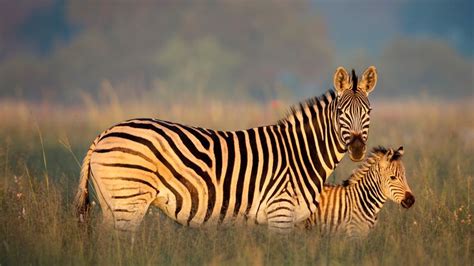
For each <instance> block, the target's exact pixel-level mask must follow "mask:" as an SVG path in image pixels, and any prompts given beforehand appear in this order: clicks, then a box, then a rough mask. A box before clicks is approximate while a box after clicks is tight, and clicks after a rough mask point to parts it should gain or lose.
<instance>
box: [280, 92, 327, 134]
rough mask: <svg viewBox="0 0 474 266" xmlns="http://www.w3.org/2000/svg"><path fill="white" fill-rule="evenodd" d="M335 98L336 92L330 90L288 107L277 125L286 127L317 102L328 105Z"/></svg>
mask: <svg viewBox="0 0 474 266" xmlns="http://www.w3.org/2000/svg"><path fill="white" fill-rule="evenodd" d="M335 98H336V92H335V91H334V90H332V89H330V90H328V91H326V93H324V94H322V95H321V96H319V97H312V98H309V99H307V100H305V101H303V102H300V103H298V104H296V105H293V106H291V107H290V109H289V111H288V112H287V114H286V115H285V117H284V118H282V119H280V120H278V122H277V124H278V125H280V126H284V125H287V124H288V122H291V121H292V120H293V119H294V118H295V117H296V116H297V115H298V114H300V113H302V112H304V111H305V110H307V109H308V108H310V107H313V106H315V105H316V104H318V103H319V102H325V104H328V103H329V102H331V101H333V100H334V99H335Z"/></svg>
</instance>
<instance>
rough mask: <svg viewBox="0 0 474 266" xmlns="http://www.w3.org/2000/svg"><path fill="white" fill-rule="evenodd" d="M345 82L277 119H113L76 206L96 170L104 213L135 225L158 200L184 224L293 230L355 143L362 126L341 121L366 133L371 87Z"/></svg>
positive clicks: (91, 156)
mask: <svg viewBox="0 0 474 266" xmlns="http://www.w3.org/2000/svg"><path fill="white" fill-rule="evenodd" d="M343 92H344V93H342V92H341V93H338V94H336V92H335V91H332V90H331V91H328V92H327V93H326V94H325V95H323V96H321V97H320V98H317V99H316V98H315V99H311V100H308V101H306V102H305V103H302V104H300V106H299V108H297V109H293V111H292V113H291V114H290V115H289V116H288V117H287V118H286V119H284V120H282V121H280V122H279V123H278V124H276V125H270V126H265V127H258V128H252V129H248V130H241V131H232V132H231V131H228V132H225V131H215V130H210V129H203V128H198V127H190V126H185V125H181V124H178V123H172V122H167V121H162V120H157V119H134V120H129V121H125V122H123V123H120V124H118V125H116V126H113V127H112V128H110V129H108V130H106V131H105V132H103V133H102V134H100V135H99V136H98V137H97V138H96V140H95V141H94V142H93V144H92V145H91V147H90V149H89V151H88V153H87V155H86V157H85V159H84V163H83V167H82V171H81V181H80V185H79V191H78V193H77V195H76V200H75V202H76V206H77V209H78V211H79V213H81V214H84V213H85V209H86V206H87V182H88V180H89V178H90V180H91V181H92V183H93V186H94V188H95V190H96V192H97V193H96V194H97V197H98V200H99V204H100V206H101V207H102V210H103V215H104V219H105V221H106V222H108V223H111V224H113V225H114V226H115V228H117V229H123V230H134V229H136V227H137V226H138V225H139V223H140V221H141V220H142V218H143V216H144V214H145V213H146V210H147V209H148V207H149V206H150V205H151V204H153V205H155V206H157V207H158V208H160V209H161V210H162V211H163V212H164V213H165V214H166V215H167V216H169V217H170V218H172V219H174V220H176V221H177V222H179V223H181V224H184V225H189V226H201V225H208V224H210V225H216V224H229V223H231V224H232V223H240V222H244V223H256V224H268V225H269V226H270V227H271V228H274V229H277V230H281V231H287V230H289V229H291V228H292V227H293V226H294V224H295V223H296V222H299V221H303V220H305V219H307V218H308V217H309V215H310V214H311V212H313V211H315V210H316V206H317V203H318V200H319V194H320V190H321V189H322V185H323V184H324V182H325V180H326V177H327V176H329V175H330V174H331V173H332V171H333V170H334V168H335V167H336V165H337V164H338V163H339V161H340V160H341V159H342V157H343V156H344V154H345V152H346V150H347V148H348V147H349V149H350V147H351V145H352V143H353V139H354V136H353V134H348V133H347V130H346V131H343V130H342V128H344V129H351V128H357V129H360V130H359V131H357V132H358V135H357V139H358V140H359V141H362V140H363V139H364V140H365V139H366V138H367V133H368V123H369V119H368V111H369V110H370V106H369V104H368V100H367V93H365V92H363V91H359V90H356V89H354V90H352V89H351V88H349V89H347V90H344V91H343ZM353 114H355V115H356V116H357V117H356V118H355V119H354V120H355V121H357V124H354V125H352V124H351V123H352V122H351V121H352V117H351V115H353ZM341 117H344V119H342V118H341ZM361 123H365V124H364V125H362V124H361ZM363 128H365V129H366V130H365V131H362V129H363ZM342 132H344V133H342ZM363 132H365V133H363ZM358 149H359V151H360V148H358Z"/></svg>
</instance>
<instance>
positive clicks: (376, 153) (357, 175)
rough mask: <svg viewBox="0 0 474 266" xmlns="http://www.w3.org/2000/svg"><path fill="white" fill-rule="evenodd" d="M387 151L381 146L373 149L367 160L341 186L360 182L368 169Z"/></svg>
mask: <svg viewBox="0 0 474 266" xmlns="http://www.w3.org/2000/svg"><path fill="white" fill-rule="evenodd" d="M387 151H388V149H387V148H385V147H382V146H378V147H374V148H373V149H372V152H371V154H370V155H369V156H368V157H367V159H366V160H365V161H364V162H363V163H362V164H360V165H359V167H358V168H356V169H355V170H354V171H353V172H352V174H351V176H349V178H348V179H346V180H344V181H342V185H343V186H345V187H347V186H349V185H351V184H355V183H357V182H358V181H359V180H361V179H362V178H363V177H364V176H365V175H366V174H367V172H368V171H369V169H370V167H371V166H372V165H373V164H375V163H377V162H378V161H379V160H380V159H381V158H382V157H383V156H384V155H385V154H386V153H387Z"/></svg>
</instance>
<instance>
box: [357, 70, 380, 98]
mask: <svg viewBox="0 0 474 266" xmlns="http://www.w3.org/2000/svg"><path fill="white" fill-rule="evenodd" d="M376 84H377V69H376V68H375V67H374V66H370V67H369V68H367V69H366V70H365V72H364V74H362V79H361V80H360V81H359V84H357V88H359V89H360V90H361V91H364V92H365V93H366V94H367V95H369V93H370V92H371V91H372V90H373V89H374V88H375V85H376Z"/></svg>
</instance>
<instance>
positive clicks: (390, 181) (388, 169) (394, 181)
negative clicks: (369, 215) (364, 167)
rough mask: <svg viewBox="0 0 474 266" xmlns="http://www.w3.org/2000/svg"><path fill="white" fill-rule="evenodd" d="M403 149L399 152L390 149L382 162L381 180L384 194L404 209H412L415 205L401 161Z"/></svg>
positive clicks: (399, 149)
mask: <svg viewBox="0 0 474 266" xmlns="http://www.w3.org/2000/svg"><path fill="white" fill-rule="evenodd" d="M402 155H403V147H400V148H398V149H397V150H395V151H394V150H393V149H388V150H387V151H386V153H385V155H384V156H383V157H382V158H381V160H380V164H379V166H380V168H379V169H380V178H381V184H382V186H381V187H382V190H383V192H384V194H385V195H386V196H387V197H388V198H389V199H391V200H393V201H395V202H396V203H399V204H401V205H402V206H403V207H404V208H406V209H408V208H410V207H411V206H412V205H413V203H415V197H414V196H413V194H412V192H411V189H410V187H409V186H408V182H407V179H406V177H405V167H404V166H403V163H402V161H401V157H402Z"/></svg>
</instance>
